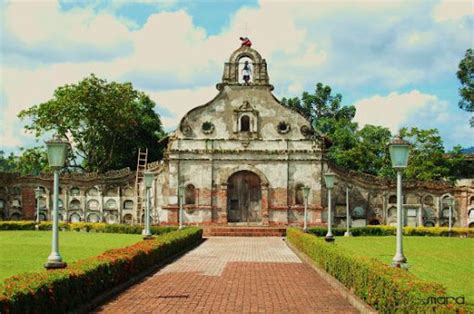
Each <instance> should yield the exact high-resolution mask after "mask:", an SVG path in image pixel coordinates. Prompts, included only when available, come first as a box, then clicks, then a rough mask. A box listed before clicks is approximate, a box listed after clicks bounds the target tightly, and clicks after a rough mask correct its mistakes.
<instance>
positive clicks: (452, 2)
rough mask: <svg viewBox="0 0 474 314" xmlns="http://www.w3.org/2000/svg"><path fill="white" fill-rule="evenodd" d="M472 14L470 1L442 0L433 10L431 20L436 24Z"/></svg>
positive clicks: (472, 8) (473, 8)
mask: <svg viewBox="0 0 474 314" xmlns="http://www.w3.org/2000/svg"><path fill="white" fill-rule="evenodd" d="M473 13H474V5H473V3H472V1H470V0H442V1H440V2H439V3H438V4H437V5H436V6H435V7H434V8H433V18H434V19H435V20H436V21H437V22H445V21H449V20H458V19H461V18H463V17H465V16H469V15H472V14H473Z"/></svg>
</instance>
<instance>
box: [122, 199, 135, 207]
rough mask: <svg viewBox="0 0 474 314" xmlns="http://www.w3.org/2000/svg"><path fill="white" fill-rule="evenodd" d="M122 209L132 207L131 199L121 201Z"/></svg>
mask: <svg viewBox="0 0 474 314" xmlns="http://www.w3.org/2000/svg"><path fill="white" fill-rule="evenodd" d="M123 209H133V201H130V200H126V201H125V202H123Z"/></svg>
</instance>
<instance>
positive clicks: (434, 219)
mask: <svg viewBox="0 0 474 314" xmlns="http://www.w3.org/2000/svg"><path fill="white" fill-rule="evenodd" d="M329 167H330V168H331V169H332V170H333V171H334V172H335V173H336V174H337V179H336V182H337V183H336V186H335V188H334V191H333V200H332V203H333V208H335V211H334V218H335V224H336V225H339V226H341V227H342V226H345V225H346V221H347V218H346V217H347V215H346V204H347V201H346V187H347V185H348V184H349V185H351V186H352V189H350V193H349V208H350V215H351V220H352V226H363V225H365V224H386V225H395V224H396V220H397V212H396V206H397V204H396V202H397V199H396V182H395V181H390V180H382V179H380V178H377V177H374V176H370V175H366V174H361V173H356V172H353V171H345V170H344V169H340V168H338V167H335V166H334V165H331V166H329ZM324 193H327V191H325V192H324ZM326 195H327V194H326ZM402 195H403V201H402V204H403V212H404V224H405V225H407V226H448V221H449V206H448V205H447V204H446V200H447V198H450V197H454V198H455V205H454V206H453V208H452V221H453V226H457V227H467V226H472V227H474V225H473V222H474V219H472V218H474V217H471V219H469V214H470V213H469V210H470V208H474V184H473V182H472V180H466V181H464V184H463V185H461V186H456V185H454V184H449V183H447V182H410V181H407V182H405V181H404V182H403V189H402ZM470 200H472V202H473V204H472V205H470V203H469V202H470ZM323 203H324V207H325V208H326V209H327V197H325V199H324V201H323ZM471 215H473V212H471ZM323 221H327V212H326V210H325V211H324V213H323Z"/></svg>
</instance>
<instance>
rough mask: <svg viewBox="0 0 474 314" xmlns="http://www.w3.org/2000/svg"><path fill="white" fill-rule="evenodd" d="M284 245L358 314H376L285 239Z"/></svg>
mask: <svg viewBox="0 0 474 314" xmlns="http://www.w3.org/2000/svg"><path fill="white" fill-rule="evenodd" d="M285 242H286V245H288V247H289V248H290V249H291V250H292V251H293V252H294V253H295V254H296V255H297V256H298V257H299V258H300V259H301V260H302V261H303V262H304V263H305V264H307V265H309V266H310V267H311V268H312V269H314V270H315V271H316V272H317V273H318V274H319V275H320V276H321V278H323V279H324V280H325V281H326V282H327V283H328V284H329V285H330V286H331V287H333V288H334V289H336V290H337V291H339V292H340V293H341V295H342V296H343V297H344V299H346V300H347V301H348V302H349V303H350V304H351V305H352V306H354V307H355V308H356V309H357V310H358V311H359V312H360V313H364V314H375V313H378V312H377V311H376V310H375V309H373V308H372V307H371V306H370V305H368V304H367V303H365V302H364V301H363V300H362V299H361V298H359V297H358V296H356V295H355V294H354V293H352V291H350V290H349V289H348V288H347V287H346V286H344V285H343V284H342V283H340V282H339V281H338V280H337V279H336V278H334V277H333V276H331V275H330V274H328V273H327V272H326V271H325V270H324V269H322V268H320V267H319V266H318V265H317V264H316V263H315V262H314V261H313V260H312V259H311V258H310V257H309V256H308V255H306V254H304V253H303V252H300V251H299V250H298V249H297V248H296V247H295V246H294V245H293V244H291V243H290V242H289V241H288V240H287V239H286V238H285Z"/></svg>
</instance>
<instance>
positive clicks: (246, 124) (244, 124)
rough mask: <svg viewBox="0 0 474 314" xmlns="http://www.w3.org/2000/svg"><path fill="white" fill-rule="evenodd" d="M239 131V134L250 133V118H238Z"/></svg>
mask: <svg viewBox="0 0 474 314" xmlns="http://www.w3.org/2000/svg"><path fill="white" fill-rule="evenodd" d="M240 131H241V132H250V118H249V116H242V118H240Z"/></svg>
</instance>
